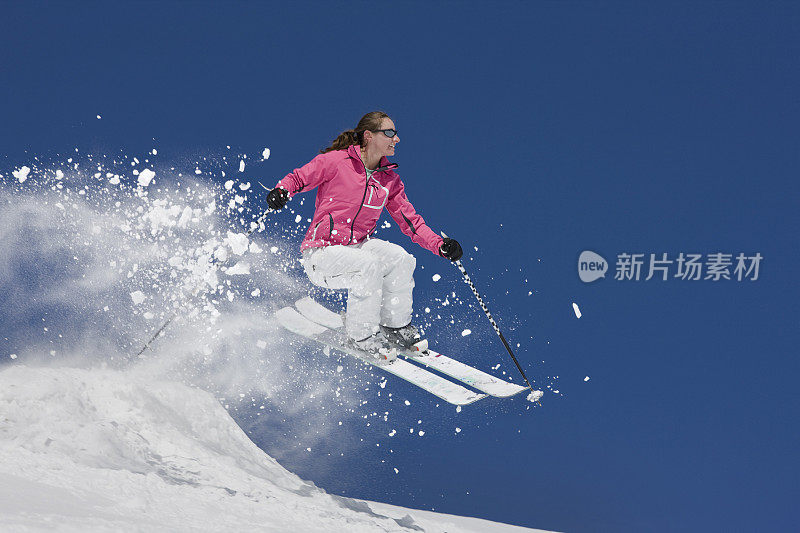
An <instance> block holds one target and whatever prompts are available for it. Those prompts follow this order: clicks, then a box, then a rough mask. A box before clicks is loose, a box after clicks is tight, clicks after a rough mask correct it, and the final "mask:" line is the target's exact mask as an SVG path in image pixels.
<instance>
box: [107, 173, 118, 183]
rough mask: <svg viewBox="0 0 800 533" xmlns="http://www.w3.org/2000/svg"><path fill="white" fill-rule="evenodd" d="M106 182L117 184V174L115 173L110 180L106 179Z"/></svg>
mask: <svg viewBox="0 0 800 533" xmlns="http://www.w3.org/2000/svg"><path fill="white" fill-rule="evenodd" d="M108 182H109V183H110V184H111V185H119V176H117V175H116V174H115V175H114V177H113V178H111V179H110V180H108Z"/></svg>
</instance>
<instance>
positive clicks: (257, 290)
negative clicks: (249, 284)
mask: <svg viewBox="0 0 800 533" xmlns="http://www.w3.org/2000/svg"><path fill="white" fill-rule="evenodd" d="M250 296H253V297H254V298H258V297H259V296H261V289H255V290H254V291H253V292H251V293H250Z"/></svg>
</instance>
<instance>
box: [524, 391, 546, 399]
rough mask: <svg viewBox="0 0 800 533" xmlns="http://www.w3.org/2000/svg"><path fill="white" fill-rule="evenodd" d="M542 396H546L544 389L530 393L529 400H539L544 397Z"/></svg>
mask: <svg viewBox="0 0 800 533" xmlns="http://www.w3.org/2000/svg"><path fill="white" fill-rule="evenodd" d="M542 396H544V391H540V390H535V391H533V392H531V393H530V394H528V398H527V400H528V401H529V402H538V401H539V400H540V399H541V398H542Z"/></svg>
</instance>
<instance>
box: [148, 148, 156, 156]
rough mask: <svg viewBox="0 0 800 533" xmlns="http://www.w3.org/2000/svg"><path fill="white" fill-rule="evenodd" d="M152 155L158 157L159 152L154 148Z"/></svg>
mask: <svg viewBox="0 0 800 533" xmlns="http://www.w3.org/2000/svg"><path fill="white" fill-rule="evenodd" d="M150 153H151V154H153V155H158V150H156V149H155V148H153V150H152V151H151V152H150Z"/></svg>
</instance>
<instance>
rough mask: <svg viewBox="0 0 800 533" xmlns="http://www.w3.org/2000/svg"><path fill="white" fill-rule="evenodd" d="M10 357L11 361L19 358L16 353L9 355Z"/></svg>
mask: <svg viewBox="0 0 800 533" xmlns="http://www.w3.org/2000/svg"><path fill="white" fill-rule="evenodd" d="M9 357H10V358H11V359H16V358H17V354H15V353H12V354H11V355H9Z"/></svg>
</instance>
